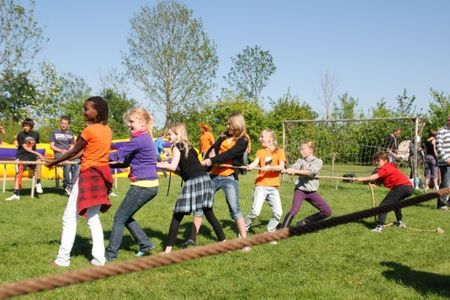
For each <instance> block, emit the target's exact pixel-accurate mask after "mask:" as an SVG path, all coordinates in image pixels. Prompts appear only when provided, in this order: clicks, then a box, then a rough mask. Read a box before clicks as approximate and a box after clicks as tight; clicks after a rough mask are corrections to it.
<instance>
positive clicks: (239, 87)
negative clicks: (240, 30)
mask: <svg viewBox="0 0 450 300" xmlns="http://www.w3.org/2000/svg"><path fill="white" fill-rule="evenodd" d="M231 60H232V63H233V65H232V67H231V70H230V72H229V73H228V75H227V76H226V77H224V79H225V81H226V82H227V83H228V84H229V85H230V87H231V88H232V89H233V90H234V91H235V92H236V93H238V94H239V93H242V94H244V95H245V96H246V97H248V98H249V99H251V100H254V101H256V100H258V99H260V97H261V92H262V90H263V89H264V88H265V87H266V86H267V84H268V82H269V78H270V76H272V74H273V73H274V72H275V70H276V69H277V68H276V66H275V63H274V62H273V58H272V55H271V54H270V53H269V51H264V50H262V49H261V47H259V46H255V47H253V48H250V47H248V46H247V47H246V48H245V49H244V50H243V51H242V53H240V54H238V55H237V56H236V57H233V58H231Z"/></svg>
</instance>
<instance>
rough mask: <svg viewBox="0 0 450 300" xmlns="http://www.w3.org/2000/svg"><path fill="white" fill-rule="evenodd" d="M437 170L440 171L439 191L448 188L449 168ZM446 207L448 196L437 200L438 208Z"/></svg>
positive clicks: (441, 167)
mask: <svg viewBox="0 0 450 300" xmlns="http://www.w3.org/2000/svg"><path fill="white" fill-rule="evenodd" d="M439 170H441V185H440V186H439V188H440V189H443V188H447V187H450V166H448V165H447V166H439ZM447 205H448V196H442V197H439V198H438V200H437V207H438V208H440V207H442V206H447Z"/></svg>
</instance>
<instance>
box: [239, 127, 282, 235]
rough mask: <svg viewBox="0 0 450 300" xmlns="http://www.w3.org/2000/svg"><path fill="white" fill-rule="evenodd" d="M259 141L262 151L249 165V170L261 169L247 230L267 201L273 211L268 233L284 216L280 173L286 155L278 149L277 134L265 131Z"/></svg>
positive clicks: (256, 182)
mask: <svg viewBox="0 0 450 300" xmlns="http://www.w3.org/2000/svg"><path fill="white" fill-rule="evenodd" d="M259 141H260V143H261V146H262V149H260V150H258V151H257V152H256V158H255V160H254V161H253V162H252V163H251V164H249V165H248V170H252V169H254V168H256V167H260V170H259V173H258V176H257V177H256V180H255V191H254V194H253V205H252V208H251V209H250V211H249V213H248V215H247V216H246V217H245V228H246V229H247V231H248V230H249V228H250V226H251V224H252V221H253V220H254V219H255V218H256V217H257V216H259V214H260V213H261V208H262V205H263V203H264V200H267V202H268V203H269V206H270V208H271V209H272V218H271V219H270V221H269V223H268V224H267V231H269V232H273V231H275V230H276V228H277V225H278V224H279V222H280V219H281V216H282V214H283V211H282V207H281V200H280V193H279V191H278V187H279V186H280V171H281V170H283V169H284V166H285V162H286V155H285V154H284V151H283V149H280V148H278V145H277V142H276V138H275V133H274V132H273V131H272V130H270V129H264V130H263V131H262V132H261V134H260V136H259Z"/></svg>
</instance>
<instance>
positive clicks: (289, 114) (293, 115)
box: [267, 90, 318, 137]
mask: <svg viewBox="0 0 450 300" xmlns="http://www.w3.org/2000/svg"><path fill="white" fill-rule="evenodd" d="M271 105H272V110H271V111H269V112H268V113H267V123H268V126H269V128H271V129H273V130H275V131H276V132H277V135H278V136H279V137H281V133H282V128H283V121H285V120H314V119H316V118H317V117H318V114H317V113H316V112H315V111H314V110H313V109H312V107H311V106H310V105H309V104H307V103H301V102H300V99H299V98H298V96H296V95H292V94H291V91H290V90H288V91H287V93H286V94H284V95H283V96H281V97H280V98H278V99H277V100H275V101H271Z"/></svg>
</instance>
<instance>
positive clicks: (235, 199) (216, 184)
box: [211, 176, 244, 221]
mask: <svg viewBox="0 0 450 300" xmlns="http://www.w3.org/2000/svg"><path fill="white" fill-rule="evenodd" d="M211 181H212V189H213V191H214V193H215V192H216V191H218V190H220V189H223V192H224V193H225V200H226V201H227V204H228V211H229V212H230V216H231V218H232V219H233V220H234V221H236V220H238V219H242V218H243V217H244V216H243V215H242V212H241V207H240V205H239V181H237V180H236V179H234V177H233V176H214V177H211Z"/></svg>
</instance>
